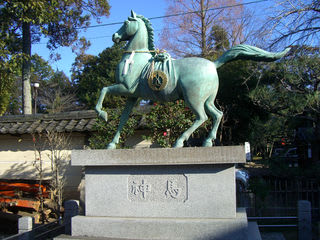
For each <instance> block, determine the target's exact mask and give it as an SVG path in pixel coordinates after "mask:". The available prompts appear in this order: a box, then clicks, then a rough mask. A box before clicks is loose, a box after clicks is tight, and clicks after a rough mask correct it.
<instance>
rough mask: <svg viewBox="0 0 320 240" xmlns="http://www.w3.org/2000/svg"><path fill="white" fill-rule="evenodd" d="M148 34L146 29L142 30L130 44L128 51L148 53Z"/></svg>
mask: <svg viewBox="0 0 320 240" xmlns="http://www.w3.org/2000/svg"><path fill="white" fill-rule="evenodd" d="M148 50H149V49H148V34H147V31H146V29H143V28H140V29H139V30H138V31H137V32H136V34H135V35H134V37H133V38H132V40H131V41H130V42H129V43H128V45H127V47H126V51H148Z"/></svg>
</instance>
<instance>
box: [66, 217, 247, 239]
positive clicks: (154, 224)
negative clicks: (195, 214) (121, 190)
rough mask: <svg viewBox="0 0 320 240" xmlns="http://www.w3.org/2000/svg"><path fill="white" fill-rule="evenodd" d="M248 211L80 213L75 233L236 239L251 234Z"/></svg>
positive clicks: (110, 235) (75, 218)
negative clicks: (206, 215)
mask: <svg viewBox="0 0 320 240" xmlns="http://www.w3.org/2000/svg"><path fill="white" fill-rule="evenodd" d="M247 227H248V223H247V217H246V213H245V212H244V211H240V212H238V213H237V216H236V218H233V219H183V218H115V217H88V216H76V217H74V218H72V236H73V237H77V236H90V237H109V238H115V239H117V238H125V239H162V240H163V239H185V240H189V239H190V240H191V239H192V240H194V239H197V240H200V239H203V240H207V239H211V240H212V239H216V240H221V239H233V240H246V239H247V238H248V228H247Z"/></svg>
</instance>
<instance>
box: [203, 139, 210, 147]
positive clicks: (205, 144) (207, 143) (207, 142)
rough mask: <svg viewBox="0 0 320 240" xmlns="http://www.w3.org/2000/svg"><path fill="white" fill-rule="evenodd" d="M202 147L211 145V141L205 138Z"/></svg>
mask: <svg viewBox="0 0 320 240" xmlns="http://www.w3.org/2000/svg"><path fill="white" fill-rule="evenodd" d="M202 147H212V141H211V140H206V141H204V142H203V144H202Z"/></svg>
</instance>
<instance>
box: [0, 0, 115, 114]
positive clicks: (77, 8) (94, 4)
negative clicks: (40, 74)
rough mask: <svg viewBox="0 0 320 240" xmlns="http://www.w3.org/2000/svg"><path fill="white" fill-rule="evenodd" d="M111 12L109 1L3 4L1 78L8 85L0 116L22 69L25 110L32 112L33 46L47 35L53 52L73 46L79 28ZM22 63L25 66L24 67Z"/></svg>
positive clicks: (2, 92) (18, 0)
mask: <svg viewBox="0 0 320 240" xmlns="http://www.w3.org/2000/svg"><path fill="white" fill-rule="evenodd" d="M109 9H110V6H109V3H108V1H106V0H89V1H75V0H64V1H60V0H52V1H45V0H41V1H40V0H39V1H21V0H11V1H0V22H1V25H0V28H1V30H0V77H1V81H2V82H3V83H5V84H6V86H7V87H6V89H3V88H2V89H0V96H1V99H2V101H1V103H0V104H1V106H0V108H1V111H0V114H3V111H5V109H6V108H7V105H8V104H7V103H8V98H11V97H12V95H11V94H10V90H9V87H10V84H11V83H12V81H14V80H12V78H14V74H15V71H16V69H17V67H20V68H21V67H23V71H22V75H23V76H22V78H23V79H24V81H22V83H23V89H22V93H23V97H22V99H23V100H24V105H25V108H24V109H23V111H27V112H26V113H31V112H29V111H30V110H31V109H30V104H29V103H31V96H30V93H29V91H28V89H29V88H28V85H29V84H30V79H29V76H30V73H31V69H30V67H29V66H30V65H31V64H30V61H31V56H30V49H31V44H32V43H34V42H38V41H40V37H41V35H44V36H45V37H46V38H48V42H47V47H48V48H49V49H50V50H54V49H56V48H57V47H59V46H70V45H71V44H72V43H74V42H76V41H77V40H78V31H79V29H80V28H83V27H87V26H88V25H89V24H90V19H91V16H92V17H95V18H99V17H100V16H108V15H109ZM22 60H23V62H24V64H22V65H21V62H22ZM9 83H10V84H9Z"/></svg>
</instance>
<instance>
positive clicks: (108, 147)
mask: <svg viewBox="0 0 320 240" xmlns="http://www.w3.org/2000/svg"><path fill="white" fill-rule="evenodd" d="M107 149H116V144H115V143H109V144H108V145H107Z"/></svg>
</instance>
